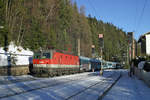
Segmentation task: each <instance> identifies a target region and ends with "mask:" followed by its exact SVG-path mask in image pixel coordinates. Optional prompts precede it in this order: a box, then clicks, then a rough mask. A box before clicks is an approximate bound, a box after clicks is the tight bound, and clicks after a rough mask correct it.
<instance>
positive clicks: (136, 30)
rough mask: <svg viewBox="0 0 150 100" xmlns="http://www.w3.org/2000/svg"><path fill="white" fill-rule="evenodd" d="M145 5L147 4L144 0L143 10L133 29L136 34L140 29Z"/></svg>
mask: <svg viewBox="0 0 150 100" xmlns="http://www.w3.org/2000/svg"><path fill="white" fill-rule="evenodd" d="M146 4H147V0H145V2H144V6H143V9H142V12H141V15H140V17H139V20H138V22H137V25H136V28H135V32H136V33H137V32H138V29H139V28H140V25H141V21H142V18H143V15H144V11H145V8H146Z"/></svg>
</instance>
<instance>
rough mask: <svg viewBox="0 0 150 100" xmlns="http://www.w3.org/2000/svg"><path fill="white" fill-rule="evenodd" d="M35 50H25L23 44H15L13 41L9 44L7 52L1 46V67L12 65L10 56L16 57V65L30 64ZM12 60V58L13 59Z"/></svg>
mask: <svg viewBox="0 0 150 100" xmlns="http://www.w3.org/2000/svg"><path fill="white" fill-rule="evenodd" d="M32 56H33V52H32V51H30V50H29V49H27V50H25V49H23V48H22V47H21V46H18V47H17V46H15V45H14V44H13V42H11V43H10V45H9V46H8V51H7V52H5V51H4V50H3V47H0V67H2V66H8V65H10V60H9V59H10V58H12V57H14V58H15V59H16V61H15V64H16V65H28V64H29V60H30V61H32V59H30V58H32ZM11 61H12V59H11Z"/></svg>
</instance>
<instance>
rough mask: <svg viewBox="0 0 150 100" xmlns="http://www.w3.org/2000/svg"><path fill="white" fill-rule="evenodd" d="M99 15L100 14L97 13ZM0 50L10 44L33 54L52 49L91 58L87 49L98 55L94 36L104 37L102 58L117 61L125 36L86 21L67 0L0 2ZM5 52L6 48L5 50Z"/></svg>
mask: <svg viewBox="0 0 150 100" xmlns="http://www.w3.org/2000/svg"><path fill="white" fill-rule="evenodd" d="M99 13H100V12H99ZM0 26H1V27H0V46H5V47H6V46H7V45H8V44H9V42H10V41H14V42H15V44H16V45H21V46H23V47H24V48H29V49H31V50H33V51H35V50H38V49H39V48H43V49H46V48H55V49H59V50H67V48H71V51H72V52H73V53H74V54H76V55H77V50H78V48H77V47H78V39H80V45H81V46H80V47H81V50H80V51H81V55H82V56H88V57H91V45H92V44H94V45H95V46H96V52H97V54H98V55H99V44H98V34H100V33H101V34H104V44H105V45H104V50H103V51H104V52H103V54H104V57H105V59H106V60H112V57H117V58H119V59H120V60H121V58H122V56H123V54H124V53H126V34H125V32H123V31H122V30H121V29H119V28H117V27H115V26H114V25H113V24H110V23H104V22H103V21H101V20H97V19H95V18H92V17H90V16H88V17H86V16H85V12H84V7H81V8H77V5H76V3H73V2H72V1H70V0H0ZM5 49H6V48H5Z"/></svg>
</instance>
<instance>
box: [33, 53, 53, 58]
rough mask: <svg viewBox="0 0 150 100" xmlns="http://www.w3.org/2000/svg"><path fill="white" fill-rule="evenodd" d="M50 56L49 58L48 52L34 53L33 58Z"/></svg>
mask: <svg viewBox="0 0 150 100" xmlns="http://www.w3.org/2000/svg"><path fill="white" fill-rule="evenodd" d="M50 58H51V54H50V52H38V53H34V59H50Z"/></svg>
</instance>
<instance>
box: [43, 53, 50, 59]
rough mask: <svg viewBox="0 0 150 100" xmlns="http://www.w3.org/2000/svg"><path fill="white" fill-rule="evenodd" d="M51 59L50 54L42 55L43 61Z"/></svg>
mask: <svg viewBox="0 0 150 100" xmlns="http://www.w3.org/2000/svg"><path fill="white" fill-rule="evenodd" d="M46 58H47V59H49V58H51V55H50V53H49V52H48V53H43V54H42V59H46Z"/></svg>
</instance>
